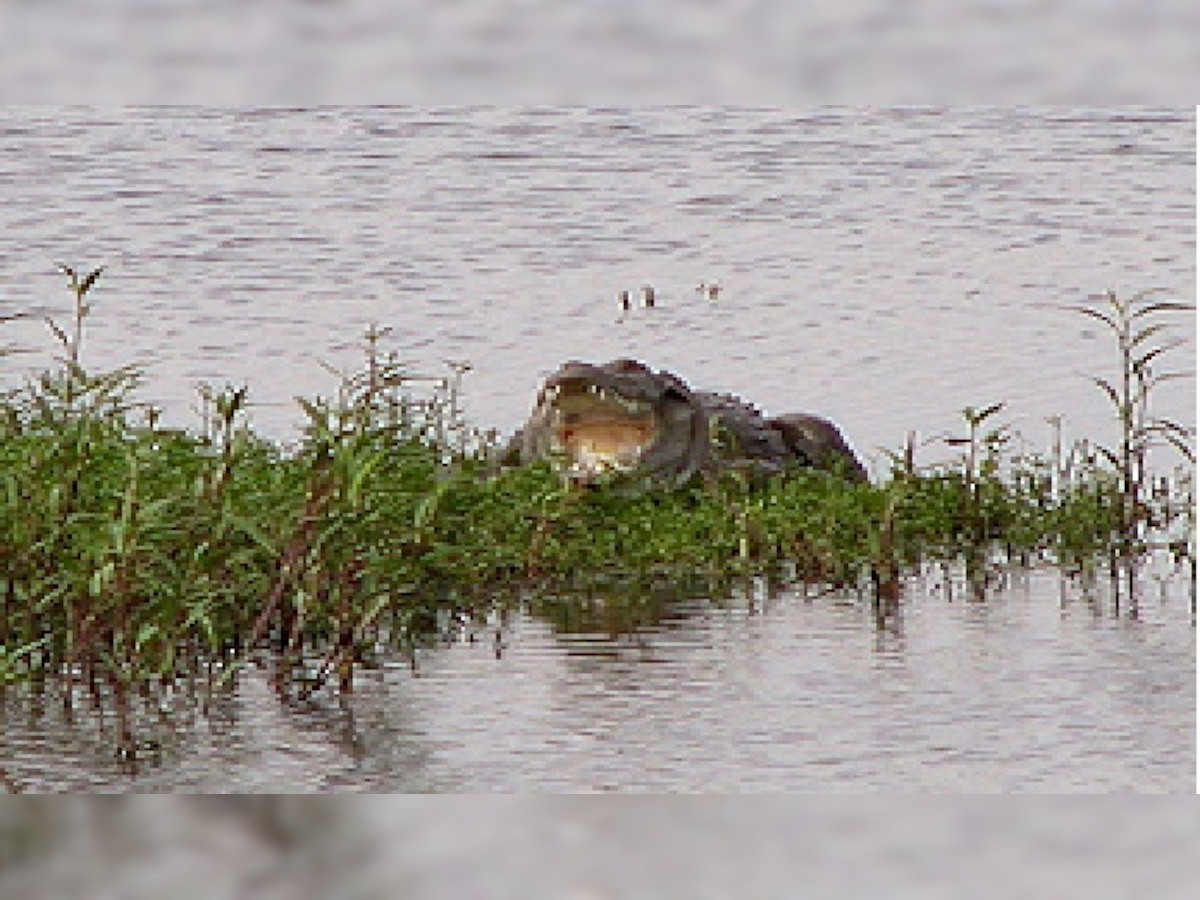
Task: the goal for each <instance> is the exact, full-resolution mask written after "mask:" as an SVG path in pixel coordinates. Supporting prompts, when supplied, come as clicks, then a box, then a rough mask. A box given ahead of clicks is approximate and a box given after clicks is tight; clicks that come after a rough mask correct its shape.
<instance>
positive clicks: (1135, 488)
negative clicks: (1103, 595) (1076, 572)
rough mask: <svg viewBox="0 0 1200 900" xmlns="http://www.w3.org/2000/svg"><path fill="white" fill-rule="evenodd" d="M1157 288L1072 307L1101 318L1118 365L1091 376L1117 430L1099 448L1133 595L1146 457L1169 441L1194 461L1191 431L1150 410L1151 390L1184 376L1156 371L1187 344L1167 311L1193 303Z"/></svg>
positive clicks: (1112, 293)
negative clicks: (1107, 373) (1110, 472)
mask: <svg viewBox="0 0 1200 900" xmlns="http://www.w3.org/2000/svg"><path fill="white" fill-rule="evenodd" d="M1159 293H1160V291H1158V290H1147V291H1139V292H1138V293H1136V294H1133V295H1131V296H1129V297H1126V298H1123V299H1122V298H1120V297H1118V296H1117V294H1116V292H1115V291H1112V290H1109V291H1106V292H1105V293H1104V294H1103V295H1101V296H1100V297H1099V298H1096V303H1097V305H1096V306H1071V307H1068V308H1069V309H1071V310H1072V311H1075V312H1078V313H1080V314H1082V315H1085V316H1087V317H1089V318H1091V319H1094V320H1095V321H1097V322H1100V323H1102V324H1103V325H1104V326H1105V328H1106V329H1107V330H1108V331H1109V333H1110V334H1111V335H1112V336H1113V338H1114V339H1115V341H1116V345H1117V361H1118V365H1119V369H1118V374H1117V376H1116V378H1113V379H1110V378H1104V377H1101V376H1099V375H1093V376H1091V379H1092V381H1093V382H1094V383H1095V384H1096V385H1097V386H1098V387H1099V388H1100V389H1101V390H1102V391H1103V392H1104V394H1105V396H1106V397H1108V400H1109V403H1110V404H1111V405H1112V407H1113V410H1114V412H1115V413H1116V417H1117V422H1118V426H1119V428H1120V433H1119V436H1118V443H1117V446H1116V447H1115V448H1108V447H1098V448H1097V449H1098V452H1100V453H1101V454H1102V455H1103V456H1104V457H1105V458H1106V459H1107V460H1108V461H1109V462H1110V463H1111V464H1112V465H1113V466H1114V468H1115V469H1116V470H1117V476H1118V485H1119V490H1120V494H1121V552H1122V556H1123V557H1124V561H1125V562H1126V564H1127V570H1126V575H1127V578H1128V580H1129V587H1130V594H1131V595H1132V579H1133V572H1132V569H1131V568H1130V567H1128V564H1129V563H1131V561H1132V558H1133V556H1134V554H1135V548H1136V547H1137V545H1138V539H1139V537H1140V536H1141V533H1142V525H1143V524H1144V522H1145V518H1146V517H1145V514H1144V513H1145V510H1146V509H1147V505H1146V496H1145V495H1146V485H1147V482H1148V473H1147V468H1146V457H1147V454H1148V451H1149V450H1150V448H1151V447H1152V446H1153V445H1155V444H1156V443H1162V444H1167V445H1169V446H1171V447H1174V448H1175V449H1176V450H1178V451H1179V452H1180V453H1181V454H1183V456H1184V457H1185V458H1186V459H1187V460H1188V461H1189V462H1191V463H1193V464H1194V463H1195V459H1196V457H1195V450H1194V447H1193V440H1194V434H1193V432H1192V430H1191V429H1189V428H1187V427H1185V426H1184V425H1182V424H1180V423H1179V422H1177V421H1175V420H1174V419H1168V418H1164V417H1162V416H1156V415H1153V414H1152V412H1151V408H1150V400H1151V393H1152V392H1153V390H1154V388H1156V387H1158V386H1159V385H1161V384H1163V383H1164V382H1166V381H1169V380H1173V379H1178V378H1185V377H1188V373H1186V372H1179V371H1160V369H1159V362H1160V359H1161V357H1162V356H1163V355H1164V354H1166V353H1167V352H1169V351H1170V350H1173V349H1175V348H1176V347H1179V346H1181V345H1183V344H1185V343H1186V339H1185V338H1181V337H1170V336H1169V334H1168V333H1167V329H1168V328H1170V327H1171V324H1172V323H1171V322H1169V321H1167V320H1165V319H1164V316H1165V315H1168V314H1171V313H1178V312H1193V311H1194V310H1195V307H1194V306H1192V305H1191V304H1188V303H1183V302H1180V301H1175V300H1155V299H1154V297H1155V296H1156V295H1157V294H1159Z"/></svg>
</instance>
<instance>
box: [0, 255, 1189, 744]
mask: <svg viewBox="0 0 1200 900" xmlns="http://www.w3.org/2000/svg"><path fill="white" fill-rule="evenodd" d="M65 271H66V272H67V274H68V276H69V278H70V288H71V291H72V294H73V297H74V302H75V307H74V315H73V319H72V325H71V328H70V329H69V330H68V329H64V328H62V327H60V326H59V325H57V324H55V323H51V328H52V331H53V332H54V334H55V336H56V337H57V338H58V340H59V342H60V344H61V345H62V348H63V355H62V358H61V360H60V364H59V365H58V366H57V367H55V368H53V369H51V370H50V371H47V372H44V373H42V374H40V375H39V376H37V377H36V378H33V379H32V380H31V381H29V382H28V383H27V384H26V385H25V386H24V387H23V388H21V389H19V390H15V391H12V392H11V393H9V394H8V395H6V396H5V397H4V398H3V399H2V400H0V634H2V635H3V639H2V641H0V684H3V683H11V682H14V681H17V680H24V679H30V678H32V679H34V680H35V681H37V680H44V679H46V678H56V679H60V680H61V681H62V682H63V683H64V684H65V686H66V687H67V689H68V690H67V692H66V694H67V696H68V697H70V696H73V695H75V694H78V693H80V692H83V693H84V695H90V696H91V697H92V698H94V700H95V701H96V702H106V703H107V702H112V703H115V705H116V707H117V709H118V711H121V710H122V709H128V707H129V704H130V703H131V702H133V700H134V698H136V697H137V696H140V695H143V694H145V692H147V691H150V692H151V693H153V692H154V691H155V690H158V691H162V690H165V689H170V688H171V686H173V685H177V684H179V683H180V682H188V683H194V682H196V681H199V682H201V683H203V684H206V685H209V686H212V685H219V684H221V683H223V682H224V681H226V680H228V678H229V677H230V676H231V674H232V673H233V672H234V671H235V670H236V667H237V666H238V665H241V664H243V663H245V662H247V661H249V660H258V661H261V662H263V663H266V664H268V665H270V666H271V668H272V671H273V672H274V673H275V675H276V683H277V684H278V685H279V687H280V689H281V690H283V691H287V692H299V693H306V692H311V691H312V690H316V689H318V688H321V687H323V686H326V685H329V686H333V687H337V688H340V689H341V690H344V691H345V690H350V689H351V688H352V685H353V673H354V670H355V668H356V666H360V665H363V664H369V663H370V662H371V661H372V660H374V659H376V658H378V657H379V655H380V654H381V653H384V652H387V651H388V650H389V649H390V648H401V649H403V648H405V647H411V645H412V642H413V641H416V640H418V639H420V638H421V636H422V635H424V634H428V633H429V632H430V631H432V630H434V629H436V627H437V623H438V622H439V621H440V620H441V619H442V618H444V616H445V614H446V613H447V612H448V611H457V610H463V609H478V608H480V607H481V606H485V607H486V606H488V605H490V604H493V603H496V602H505V601H506V599H507V598H512V597H515V596H526V597H527V596H529V595H530V593H531V592H533V593H540V594H541V595H542V596H555V595H559V596H561V595H562V594H563V592H565V591H568V590H570V589H578V588H586V587H587V586H588V585H596V584H602V583H607V584H613V583H621V582H622V581H626V582H629V583H655V584H662V583H664V582H666V583H670V582H675V583H680V584H683V583H685V582H686V583H689V584H694V583H695V581H696V579H697V578H700V579H707V580H709V583H712V584H720V583H726V582H728V580H729V579H730V578H734V577H750V576H767V577H769V578H772V579H784V580H786V581H789V582H791V583H803V584H806V585H821V586H825V587H829V588H837V589H841V590H847V589H849V590H858V591H861V592H862V593H863V594H864V596H867V597H870V598H871V599H872V600H873V601H874V602H875V604H876V607H877V609H878V610H879V611H880V614H881V615H885V616H886V615H889V614H892V613H894V612H895V611H896V609H897V604H898V603H899V601H900V597H901V594H902V582H903V579H904V577H905V576H906V574H907V573H910V572H912V571H915V570H916V569H918V568H920V567H922V566H926V565H929V564H940V565H951V564H956V565H957V564H965V566H966V570H967V572H968V575H969V578H970V582H971V584H972V586H973V587H974V588H975V591H976V594H977V595H978V596H983V595H984V594H985V592H986V588H987V587H988V585H989V584H991V583H993V582H994V580H995V578H996V577H997V576H998V573H1001V572H1002V571H1003V570H1004V568H1005V567H1007V566H1012V565H1014V564H1016V565H1028V564H1032V563H1036V562H1047V563H1051V564H1056V565H1060V566H1062V567H1063V568H1064V570H1065V571H1067V572H1069V573H1071V574H1074V575H1082V574H1090V575H1091V576H1092V577H1095V575H1096V573H1097V572H1099V571H1102V570H1104V569H1105V567H1107V568H1108V570H1109V571H1110V572H1111V573H1115V572H1118V571H1120V572H1126V571H1130V570H1131V569H1132V567H1133V566H1135V565H1136V563H1137V560H1138V559H1140V558H1142V557H1143V556H1144V555H1145V554H1146V553H1148V552H1151V551H1152V550H1154V549H1155V548H1156V547H1160V549H1161V548H1165V551H1166V552H1169V553H1170V554H1172V555H1173V558H1174V559H1175V560H1176V562H1177V563H1178V564H1179V565H1188V566H1191V571H1192V577H1193V586H1194V571H1195V569H1194V566H1195V562H1194V554H1193V551H1192V545H1193V540H1194V539H1193V537H1192V535H1193V534H1194V522H1193V521H1192V509H1193V504H1192V479H1191V470H1190V468H1187V469H1181V470H1179V471H1177V472H1176V473H1175V474H1174V475H1173V476H1153V477H1152V475H1151V473H1150V472H1149V470H1148V469H1147V467H1146V464H1145V453H1146V450H1147V448H1148V447H1149V445H1150V443H1151V442H1152V441H1153V440H1155V439H1159V438H1161V439H1164V440H1167V441H1169V442H1170V443H1171V444H1173V445H1174V446H1176V447H1177V448H1179V449H1180V450H1182V451H1184V452H1185V453H1186V454H1188V459H1189V461H1190V459H1191V456H1190V454H1191V449H1190V444H1189V441H1190V434H1189V433H1188V432H1187V431H1186V429H1183V428H1182V427H1180V426H1178V425H1177V424H1175V423H1169V422H1164V421H1162V420H1156V419H1153V418H1152V417H1150V415H1149V412H1148V398H1149V395H1150V391H1151V388H1152V387H1153V385H1154V384H1155V383H1156V381H1155V380H1154V378H1152V377H1151V375H1150V371H1149V367H1150V363H1151V362H1152V361H1154V360H1157V359H1158V358H1159V356H1161V352H1162V351H1159V352H1155V351H1154V350H1153V349H1152V348H1150V346H1149V341H1150V338H1151V337H1152V336H1153V335H1155V334H1158V333H1159V332H1160V331H1161V329H1159V328H1155V329H1154V330H1147V329H1146V328H1142V330H1140V331H1139V330H1136V329H1135V328H1134V326H1133V325H1131V323H1136V322H1142V321H1144V319H1145V317H1150V316H1151V315H1152V314H1162V313H1165V312H1170V311H1174V310H1175V309H1176V306H1177V305H1174V304H1163V303H1157V304H1151V305H1148V306H1147V305H1143V306H1138V305H1137V302H1135V301H1129V302H1128V303H1125V302H1124V301H1117V300H1115V298H1113V297H1112V296H1111V295H1110V296H1109V302H1110V304H1113V306H1112V309H1111V310H1110V312H1108V313H1104V314H1095V315H1093V313H1091V312H1089V313H1088V314H1089V315H1093V317H1097V316H1099V317H1100V318H1102V320H1103V321H1105V322H1106V323H1109V324H1111V325H1113V327H1114V328H1115V329H1116V330H1117V331H1118V333H1119V335H1120V340H1121V344H1120V346H1121V348H1122V354H1123V355H1122V361H1123V364H1124V365H1125V366H1126V371H1125V372H1124V373H1123V379H1124V380H1121V381H1120V382H1119V386H1115V385H1114V384H1113V383H1110V382H1103V383H1102V387H1103V388H1104V390H1105V392H1106V394H1108V395H1109V396H1110V399H1112V400H1113V401H1114V404H1115V406H1116V408H1117V411H1118V414H1119V416H1118V418H1119V422H1120V424H1121V426H1122V436H1121V441H1120V443H1119V445H1118V446H1117V447H1116V448H1114V449H1113V450H1106V449H1105V448H1099V447H1094V446H1092V445H1088V444H1085V443H1080V444H1076V445H1075V446H1073V447H1071V448H1070V449H1069V450H1068V451H1065V452H1064V450H1063V448H1062V447H1061V446H1060V444H1061V441H1059V440H1058V439H1057V438H1056V441H1055V444H1054V446H1053V447H1052V448H1051V449H1050V451H1048V452H1046V453H1041V454H1039V453H1029V452H1015V451H1014V450H1013V447H1014V446H1015V444H1016V440H1015V438H1016V436H1014V435H1013V434H1012V433H1010V431H1009V429H1008V428H1007V427H1005V426H1003V425H998V424H996V423H997V417H998V416H999V414H1000V412H1001V411H1002V405H1001V404H995V405H992V406H989V407H986V408H984V409H980V410H976V409H967V410H965V411H964V425H965V429H964V434H963V436H961V437H955V438H952V439H950V440H949V444H950V446H951V447H952V448H954V449H955V450H956V452H957V455H956V456H954V457H952V458H951V459H949V460H947V461H945V462H942V463H938V464H936V465H933V466H927V467H918V466H917V465H916V464H915V462H914V458H915V447H914V441H912V440H910V442H909V444H908V445H907V446H906V447H904V448H902V449H901V450H900V451H898V452H897V453H894V454H891V462H892V471H891V473H890V475H889V476H888V477H886V478H884V479H883V481H882V483H880V484H853V483H848V482H846V481H843V480H841V479H839V478H835V477H832V476H830V475H828V474H826V473H823V472H818V471H801V472H797V473H795V474H793V475H790V476H788V477H777V478H774V479H771V480H770V481H769V482H766V483H755V482H752V481H750V480H749V479H747V478H746V477H745V475H744V474H742V473H739V472H736V471H730V472H725V473H720V474H717V475H714V476H711V477H709V478H706V479H698V480H695V481H693V482H692V483H690V484H688V485H684V486H682V487H680V488H678V489H676V490H669V491H668V490H662V491H644V492H635V493H630V492H628V491H620V490H617V489H609V488H600V489H593V490H582V491H581V490H577V489H573V488H571V487H569V486H567V485H566V484H564V482H563V481H562V479H560V478H559V477H558V476H557V475H556V474H555V473H554V472H553V471H551V469H550V468H549V467H548V466H546V465H534V466H528V467H524V468H519V469H510V470H504V471H498V470H497V469H496V468H495V466H494V465H493V462H492V460H493V459H494V453H493V452H492V451H493V450H494V449H495V448H494V441H493V438H492V437H491V436H489V435H483V434H480V433H479V432H477V431H475V430H473V429H471V428H469V427H468V426H467V425H466V424H465V423H464V421H463V417H462V414H461V410H460V408H459V405H458V398H459V396H460V392H461V387H462V386H461V378H462V376H463V373H464V372H465V371H466V369H467V367H466V366H465V365H463V364H454V365H452V367H451V370H450V372H449V373H448V374H447V375H445V376H439V377H437V378H435V379H432V380H431V379H427V378H426V379H423V378H420V377H418V376H416V375H414V374H413V373H411V372H410V371H409V370H408V369H407V367H406V366H405V365H404V364H403V363H402V362H401V361H400V360H398V359H397V358H396V357H395V356H394V355H391V354H387V353H385V352H383V350H382V349H381V342H382V339H383V337H385V336H386V331H385V330H381V329H378V328H376V327H374V326H372V327H371V328H370V329H369V330H368V331H367V335H366V342H365V347H364V350H365V361H364V365H363V368H362V370H361V371H358V372H354V373H338V375H339V387H338V390H337V392H336V394H335V395H334V396H333V397H330V398H314V399H301V400H299V405H300V408H301V410H302V412H303V414H304V417H305V422H304V429H303V434H302V437H301V439H300V440H299V441H298V442H297V443H294V444H290V445H285V444H283V443H279V442H273V441H269V440H266V439H264V438H262V437H260V436H258V435H256V434H255V433H254V432H253V430H252V429H251V428H249V426H248V425H247V424H246V420H247V416H246V411H247V403H248V394H247V390H246V389H245V387H235V386H227V387H225V388H223V389H219V390H217V389H212V388H205V389H204V390H203V392H202V413H203V415H202V423H201V426H200V428H199V429H198V430H197V431H195V432H191V431H186V430H181V429H174V428H167V427H165V426H163V425H162V424H161V423H160V421H159V416H158V413H157V411H156V410H153V409H149V408H146V407H145V406H144V405H141V404H139V403H137V402H136V400H135V397H136V388H137V386H138V383H139V379H140V375H139V372H138V371H137V370H136V369H134V368H131V367H130V368H122V369H118V370H116V371H113V372H105V373H93V372H91V371H89V370H88V369H86V368H85V367H84V365H83V362H82V360H81V347H82V341H83V328H84V323H85V320H86V318H87V315H88V314H89V312H90V307H89V296H90V292H91V291H92V289H93V288H94V286H95V284H96V282H97V279H98V276H99V274H100V270H96V271H95V272H92V273H90V274H89V275H87V276H85V277H83V278H80V277H78V275H77V274H76V273H75V272H74V271H73V270H70V269H65ZM1123 303H1125V305H1122V304H1123ZM1131 329H1132V330H1131ZM1160 377H1162V376H1155V378H1160ZM1156 541H1157V542H1158V543H1156ZM1127 589H1128V592H1129V593H1132V590H1133V588H1132V582H1129V584H1128V585H1127ZM1193 590H1194V587H1193ZM1193 596H1194V595H1193ZM119 740H120V744H121V748H122V752H124V753H126V754H132V753H133V752H134V750H135V749H136V745H135V742H134V740H133V737H132V733H131V732H130V731H129V730H128V729H125V730H123V731H122V732H121V734H120V736H119Z"/></svg>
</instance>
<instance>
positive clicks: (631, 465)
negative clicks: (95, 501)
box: [515, 359, 708, 483]
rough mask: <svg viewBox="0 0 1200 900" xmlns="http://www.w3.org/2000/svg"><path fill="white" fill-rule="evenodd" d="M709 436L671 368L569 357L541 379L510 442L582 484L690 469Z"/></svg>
mask: <svg viewBox="0 0 1200 900" xmlns="http://www.w3.org/2000/svg"><path fill="white" fill-rule="evenodd" d="M707 437H708V434H707V419H706V417H705V416H704V414H703V411H702V410H699V409H698V408H696V406H695V404H694V402H693V399H692V393H691V390H690V389H689V388H688V386H687V385H686V384H684V383H683V381H681V380H680V379H679V378H677V377H675V376H674V375H672V374H670V373H669V372H655V371H653V370H651V369H650V368H648V367H647V366H645V365H643V364H642V363H639V362H637V361H635V360H631V359H618V360H614V361H613V362H609V363H605V364H603V365H592V364H590V363H583V362H577V361H572V362H568V363H566V364H565V365H564V366H562V367H561V368H560V369H559V370H558V371H557V372H555V373H554V374H553V375H551V376H550V377H549V378H548V379H546V381H545V383H544V384H543V385H542V387H541V390H540V391H539V392H538V396H537V401H536V403H535V406H534V410H533V414H532V415H531V416H530V419H529V422H527V423H526V425H525V427H524V428H523V429H522V431H521V432H520V433H518V435H517V438H516V439H515V440H516V441H517V442H518V443H519V446H518V447H517V448H515V449H516V452H517V455H518V456H519V458H520V461H523V462H527V461H529V460H531V459H535V458H542V457H546V458H549V459H551V460H553V461H554V462H555V463H556V464H557V465H558V466H559V467H560V468H561V469H562V471H563V473H564V474H565V475H566V476H567V477H568V478H570V479H571V480H573V481H579V482H585V483H586V482H592V481H596V480H597V479H599V478H601V477H603V476H606V475H612V474H623V473H624V474H627V473H632V472H635V471H636V472H637V473H638V474H639V475H662V474H668V475H672V476H683V475H687V474H690V472H691V471H694V470H695V468H696V467H697V466H698V465H699V464H700V462H701V461H702V455H701V454H702V453H703V451H704V448H705V447H706V441H707ZM698 438H699V440H698Z"/></svg>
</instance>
